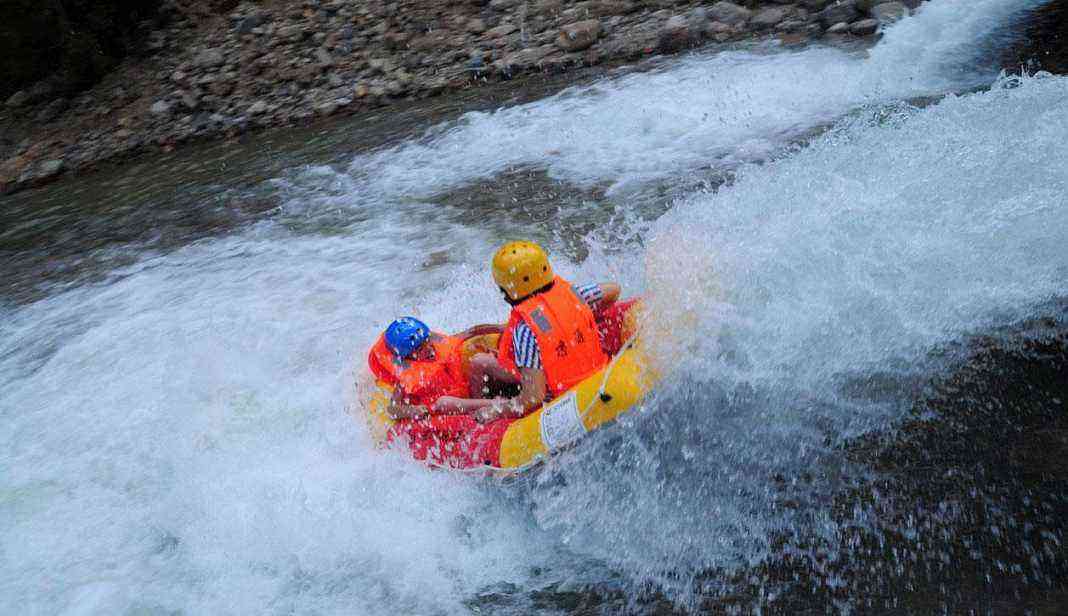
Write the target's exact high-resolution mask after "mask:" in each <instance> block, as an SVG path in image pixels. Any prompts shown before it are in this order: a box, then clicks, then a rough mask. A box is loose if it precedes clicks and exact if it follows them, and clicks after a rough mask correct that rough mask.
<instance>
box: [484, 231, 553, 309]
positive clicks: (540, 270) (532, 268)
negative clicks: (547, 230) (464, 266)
mask: <svg viewBox="0 0 1068 616" xmlns="http://www.w3.org/2000/svg"><path fill="white" fill-rule="evenodd" d="M493 280H495V281H496V282H497V286H499V287H500V288H501V289H503V290H504V293H505V295H507V296H508V298H509V299H511V300H512V301H516V300H520V299H522V298H524V297H526V296H528V295H530V294H531V293H533V292H535V291H537V290H538V289H540V288H542V287H544V286H545V285H547V284H549V283H550V282H552V281H553V268H552V266H551V265H549V257H548V256H547V255H546V254H545V251H544V250H542V247H541V246H538V245H537V244H535V243H534V242H508V243H507V244H505V245H504V246H501V248H500V249H499V250H498V251H497V254H495V255H493Z"/></svg>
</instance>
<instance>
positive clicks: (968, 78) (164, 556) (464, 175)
mask: <svg viewBox="0 0 1068 616" xmlns="http://www.w3.org/2000/svg"><path fill="white" fill-rule="evenodd" d="M1043 4H1044V3H1043V2H1039V1H1037V0H1036V1H1032V2H1013V1H1008V0H1000V1H999V0H969V1H967V2H965V1H954V0H934V1H933V2H930V3H928V4H926V5H924V7H923V8H922V10H921V11H920V12H919V13H918V14H917V15H916V16H915V17H913V18H910V19H907V20H905V21H903V22H901V23H899V24H897V25H895V26H894V27H892V28H890V29H889V30H888V31H887V33H886V35H885V36H884V38H883V39H882V40H881V41H880V42H879V43H878V44H877V45H876V46H875V47H873V48H871V49H869V50H862V49H856V50H850V49H841V48H831V47H810V48H807V49H803V50H784V49H780V48H777V47H775V46H773V45H765V46H756V47H750V48H745V49H733V50H721V51H717V52H706V53H702V54H696V55H690V56H686V57H683V58H677V59H672V60H670V61H662V62H659V63H654V64H651V65H648V66H644V67H642V69H641V70H638V71H620V72H618V73H617V74H610V75H607V76H603V77H600V78H597V79H595V80H592V81H590V82H589V83H586V84H584V85H579V86H575V87H571V88H567V89H564V90H563V91H560V92H558V93H555V94H550V93H549V91H551V89H552V88H554V87H555V86H553V85H552V84H550V85H548V86H546V88H547V91H544V92H543V91H538V90H536V89H532V90H531V91H528V92H526V93H525V98H526V100H516V101H511V102H506V103H505V104H499V103H500V101H499V99H490V100H489V102H487V101H486V100H483V101H482V102H468V101H459V102H456V101H453V102H451V103H448V104H445V105H443V106H442V105H439V106H438V107H434V108H423V109H413V110H409V111H403V112H396V113H385V112H384V113H382V114H380V115H379V116H377V117H371V118H363V119H360V120H349V121H344V122H340V123H337V124H334V125H331V126H329V127H328V128H326V129H317V130H315V131H297V132H288V133H275V134H269V135H263V136H259V137H255V138H253V139H252V140H251V141H250V142H248V143H245V144H243V145H241V144H239V145H220V146H212V147H205V148H199V149H196V150H191V151H190V152H187V153H182V154H177V155H171V156H167V157H161V158H157V159H150V160H145V161H144V162H140V163H138V164H136V165H132V166H126V167H123V168H121V169H113V170H110V171H105V172H101V173H100V174H97V175H94V176H90V177H87V178H82V179H77V180H73V181H69V182H66V183H63V184H59V185H56V186H53V187H49V188H47V189H44V190H39V191H34V192H28V193H22V194H19V195H16V196H14V197H9V198H7V199H6V200H5V202H3V203H0V222H2V223H3V228H2V229H0V249H2V250H3V252H2V254H3V255H4V262H5V266H4V267H5V272H4V275H5V276H4V280H3V281H0V420H2V421H0V573H2V574H3V575H0V612H3V613H23V614H250V613H263V614H336V613H344V614H351V613H355V614H393V613H412V614H439V613H441V614H446V613H516V614H523V613H530V612H531V611H534V610H540V611H546V612H560V613H567V612H575V611H579V612H583V613H597V612H599V611H609V612H611V611H634V612H659V613H667V612H670V611H671V610H681V611H686V610H691V609H701V608H708V609H716V610H720V611H723V610H726V611H731V610H734V611H738V612H742V613H747V612H749V611H752V610H756V609H768V610H770V611H780V612H787V613H789V612H791V611H796V609H801V608H799V607H798V606H802V607H803V608H804V609H814V610H817V611H819V612H826V611H834V610H839V611H843V612H849V611H860V612H864V611H866V610H886V611H891V612H893V611H895V609H896V610H901V609H912V610H918V611H922V612H930V611H940V610H948V611H954V610H956V609H963V608H964V607H966V608H969V609H977V610H980V611H983V610H988V611H998V610H1003V611H1012V610H1013V609H1014V608H1015V607H1018V605H1019V604H1020V603H1019V602H1021V601H1031V599H1028V597H1031V596H1032V595H1034V594H1035V593H1037V595H1038V596H1040V597H1046V593H1048V592H1053V591H1056V590H1057V589H1061V588H1063V587H1064V584H1065V580H1066V579H1068V576H1066V572H1065V568H1066V565H1065V558H1064V556H1063V547H1062V545H1061V539H1062V537H1061V531H1062V529H1063V522H1060V521H1058V520H1060V519H1061V517H1062V515H1063V514H1068V500H1066V499H1065V495H1066V494H1068V486H1066V480H1065V477H1068V473H1065V472H1064V470H1065V469H1064V466H1063V464H1061V465H1060V466H1057V464H1056V463H1055V462H1049V461H1045V462H1043V461H1042V460H1044V458H1042V456H1038V457H1037V458H1035V459H1034V460H1032V458H1028V457H1027V456H1025V455H1023V454H1021V456H1023V457H1024V458H1027V460H1025V462H1028V464H1029V465H1025V466H1026V468H1027V469H1029V470H1028V471H1027V472H1028V473H1037V475H1035V476H1031V475H1027V476H1024V475H1023V473H1024V471H1020V473H1016V472H1015V471H1014V470H1013V469H1016V468H1017V467H1016V466H1014V464H1018V463H1020V462H1019V460H1018V458H1019V456H1017V457H1014V458H1012V460H1008V461H1002V462H1003V463H1001V464H1000V465H998V464H992V461H998V460H1000V458H998V457H997V454H998V452H1001V449H1000V448H999V445H998V442H999V441H1001V442H1003V443H1004V442H1008V441H1010V440H1011V439H1012V438H1013V436H1012V435H1013V434H1016V435H1017V437H1019V434H1025V435H1027V438H1028V439H1031V437H1032V436H1034V438H1042V439H1047V440H1042V441H1041V442H1038V441H1034V440H1033V439H1031V440H1027V442H1028V443H1031V444H1033V445H1035V449H1036V450H1042V452H1043V453H1048V454H1049V455H1050V456H1054V454H1055V453H1056V452H1057V451H1058V450H1057V449H1056V448H1058V447H1059V448H1061V449H1060V450H1059V451H1068V438H1064V439H1062V440H1058V439H1060V438H1061V437H1060V435H1061V434H1064V435H1068V431H1064V428H1063V427H1064V424H1063V423H1060V424H1056V429H1055V430H1053V429H1045V428H1044V427H1046V428H1048V426H1050V425H1051V424H1050V423H1049V421H1062V419H1058V418H1062V417H1063V415H1064V414H1065V413H1064V412H1065V411H1066V410H1068V407H1066V405H1065V400H1068V398H1066V397H1059V396H1063V395H1064V394H1062V393H1061V390H1063V389H1064V388H1065V386H1064V384H1063V381H1064V380H1063V375H1064V372H1063V367H1064V365H1065V363H1064V362H1063V359H1064V357H1065V356H1066V354H1065V351H1064V349H1065V347H1066V346H1068V345H1065V344H1063V343H1064V335H1063V332H1064V331H1065V329H1064V328H1063V327H1062V325H1063V324H1064V322H1065V318H1064V317H1065V310H1064V308H1063V302H1062V299H1061V298H1063V297H1064V296H1065V291H1066V282H1065V281H1066V279H1068V248H1065V247H1066V246H1068V225H1066V224H1065V223H1064V220H1065V216H1066V214H1068V212H1066V208H1068V203H1066V199H1065V195H1066V194H1068V165H1066V164H1065V162H1064V161H1066V160H1068V114H1066V113H1065V110H1066V109H1068V78H1065V77H1060V76H1052V75H1048V74H1038V75H1035V76H1025V77H1013V76H1005V75H1001V76H999V74H998V73H999V70H1000V61H999V58H1001V57H1003V55H1002V54H1001V50H1002V49H1003V48H1004V47H1005V46H1006V45H1009V44H1011V40H1012V33H1013V32H1014V31H1015V28H1016V27H1017V25H1018V24H1019V23H1020V22H1021V20H1023V19H1025V18H1026V17H1027V14H1028V11H1029V10H1031V9H1034V8H1037V7H1040V6H1041V5H1043ZM458 108H459V110H458ZM512 237H528V238H533V239H536V240H538V241H542V242H544V243H545V244H546V245H548V246H549V247H550V249H551V251H552V253H553V256H554V263H555V264H556V266H557V268H558V269H559V270H560V271H561V272H562V273H563V274H564V275H566V276H568V277H571V278H574V279H579V280H603V279H615V280H620V281H621V282H622V283H623V285H624V287H625V289H627V291H629V292H633V293H637V292H642V293H644V294H646V296H647V297H648V298H649V301H650V304H651V305H652V307H653V314H654V315H655V316H656V320H657V321H658V322H659V323H661V324H662V326H663V327H666V328H675V329H676V331H677V332H683V336H682V338H683V344H681V345H661V346H664V348H660V347H659V346H658V347H657V353H658V358H659V359H660V360H661V361H662V362H663V363H664V364H665V365H670V366H671V368H672V369H671V371H670V375H669V377H668V378H667V379H666V381H665V383H664V384H663V387H661V388H660V389H659V390H658V391H657V392H656V393H655V395H654V396H653V397H652V398H651V399H650V400H649V401H648V402H647V403H646V404H645V405H644V406H643V407H642V408H641V409H640V410H639V411H638V412H635V413H633V414H632V415H630V416H628V417H627V418H626V419H624V420H623V421H621V422H620V423H619V424H618V425H616V426H613V427H612V428H610V429H608V430H605V431H602V432H599V433H596V434H594V435H592V436H591V437H590V438H589V439H587V441H586V442H584V443H583V444H582V445H581V446H580V447H577V448H575V449H574V450H572V451H569V452H566V453H565V454H563V455H562V456H560V457H559V458H558V459H555V460H553V461H552V462H551V463H550V464H548V465H547V466H546V467H545V468H543V469H541V470H539V471H538V472H535V473H532V474H530V475H527V476H525V477H523V478H520V479H519V480H515V481H512V482H508V483H504V484H501V483H497V482H492V481H487V480H484V479H480V478H476V477H468V476H462V475H454V474H448V473H443V472H430V471H428V470H427V469H425V468H423V467H421V466H419V465H417V464H414V463H412V462H411V461H409V460H407V459H406V458H405V456H404V455H403V454H401V453H398V452H390V451H378V450H375V449H374V448H373V447H372V445H371V442H370V438H369V436H368V434H367V432H366V430H365V427H364V426H363V424H362V423H361V422H360V421H359V420H358V419H355V418H354V416H356V417H358V416H359V414H360V412H361V407H360V395H359V391H358V387H357V386H355V385H354V383H355V382H358V381H360V380H361V379H363V378H364V377H363V370H362V364H363V356H364V352H365V350H366V349H367V348H368V346H369V345H370V343H371V342H372V341H373V339H374V337H375V335H376V334H377V332H378V331H380V330H381V328H382V327H383V326H384V325H385V324H386V323H388V321H389V320H390V319H391V318H393V317H394V316H396V315H400V314H415V315H418V316H420V317H421V318H423V319H425V320H427V321H428V322H430V323H432V324H433V325H434V326H435V327H439V328H443V329H447V330H455V329H459V328H462V327H464V326H466V325H468V324H470V323H472V322H482V321H500V320H503V319H504V317H505V316H506V306H505V305H504V304H503V303H501V302H500V299H499V297H498V294H497V293H496V292H495V290H494V287H493V286H492V284H490V281H489V279H488V273H487V261H488V258H489V256H490V255H491V254H492V252H493V250H494V248H495V246H496V245H497V244H498V243H500V242H501V241H502V240H504V239H506V238H512ZM991 357H993V358H994V359H990V358H991ZM988 360H989V361H988ZM984 362H985V363H984ZM1058 362H1061V363H1058ZM991 365H992V367H991ZM1057 366H1060V367H1061V368H1060V370H1061V371H1060V372H1058V369H1057V368H1056V367H1057ZM1044 370H1045V371H1047V372H1048V371H1050V370H1052V373H1050V374H1047V373H1046V372H1043V371H1044ZM1014 371H1015V372H1014ZM1017 373H1018V374H1019V375H1020V376H1019V379H1018V381H1019V382H1021V383H1027V384H1028V387H1027V388H1026V389H1027V390H1028V391H1033V390H1037V391H1038V392H1039V393H1040V394H1041V396H1040V399H1039V401H1038V402H1037V403H1034V404H1032V403H1031V402H1028V403H1027V404H1026V405H1023V404H1022V403H1021V404H1020V405H1017V406H1019V408H1024V407H1026V408H1025V410H1026V413H1024V412H1023V411H1021V415H1020V416H1019V418H1016V419H1006V415H1004V414H1002V415H998V416H997V417H998V418H1000V419H999V420H998V421H994V420H993V419H991V420H990V421H988V422H987V423H983V424H982V425H981V427H982V428H984V429H985V431H980V428H979V427H976V426H978V425H979V424H974V425H973V423H969V422H970V421H973V420H975V418H976V417H987V415H984V413H990V412H991V409H992V408H1001V407H999V405H1002V406H1004V405H1005V401H1006V400H1010V402H1011V401H1019V400H1023V399H1024V398H1023V396H1025V394H1024V393H1020V392H1015V393H1013V394H1012V395H1011V396H1009V397H1008V398H1006V397H1005V395H1002V394H1004V392H1002V390H1001V389H998V390H997V392H1001V393H997V392H994V393H990V391H989V390H990V389H991V387H992V385H991V384H992V383H1001V382H1002V380H1004V379H1005V378H1007V377H1006V376H1005V375H1006V374H1017ZM1029 379H1031V380H1029ZM1014 382H1017V381H1014ZM961 389H963V390H964V394H963V395H962V396H957V397H954V396H956V395H957V394H956V393H955V392H958V391H959V390H961ZM1027 395H1030V394H1027ZM984 396H985V397H984ZM999 396H1000V397H999ZM1027 400H1031V399H1030V398H1027ZM1009 406H1010V407H1012V408H1016V407H1015V406H1013V405H1012V404H1010V405H1009ZM1050 417H1052V418H1053V419H1052V420H1051V419H1049V418H1050ZM1036 418H1046V419H1047V420H1048V421H1047V422H1046V423H1045V424H1043V423H1041V422H1038V421H1037V419H1036ZM1032 420H1034V421H1032ZM975 421H978V420H975ZM984 421H986V420H984ZM1027 422H1032V423H1034V424H1035V425H1033V426H1032V425H1031V423H1027ZM1028 426H1030V427H1028ZM973 434H982V435H983V436H982V439H985V440H981V442H980V441H976V445H975V447H971V445H970V444H965V445H962V446H954V444H953V443H954V442H956V441H955V440H954V439H956V440H957V441H959V440H960V439H961V438H963V437H962V435H964V436H968V435H973ZM918 435H919V436H918ZM924 435H926V436H924ZM1035 435H1040V436H1035ZM1051 435H1052V436H1051ZM924 438H926V439H927V441H924ZM1021 438H1022V437H1021ZM988 441H989V442H988ZM918 443H924V447H923V452H925V453H924V456H925V457H923V460H924V464H919V463H917V464H915V465H913V466H910V465H909V464H906V463H903V462H902V461H901V459H900V456H897V452H901V451H906V452H907V451H910V450H915V449H916V448H917V447H919V445H917V444H918ZM983 446H987V447H988V449H989V451H988V450H987V449H983ZM955 447H956V448H955ZM932 448H933V449H935V450H938V451H940V452H942V453H943V454H944V455H943V456H942V457H941V458H939V457H938V456H933V457H930V458H929V457H926V456H927V452H929V451H930V450H932ZM1051 448H1053V449H1051ZM1021 451H1023V449H1022V450H1021ZM969 452H970V453H969ZM895 456H897V457H895ZM1032 457H1034V456H1032ZM1055 457H1056V456H1054V458H1055ZM1036 460H1037V461H1036ZM1031 462H1033V464H1032V463H1031ZM1020 464H1022V463H1020ZM1043 465H1045V466H1043ZM978 468H982V469H986V470H987V471H989V472H990V473H992V474H990V475H984V474H982V473H980V472H979V471H977V470H976V469H978ZM999 468H1000V469H1001V470H1002V471H1003V472H1001V474H1000V475H999V474H997V472H996V471H997V470H998V469H999ZM1036 468H1037V469H1038V470H1035V469H1036ZM1006 469H1008V470H1006ZM1008 471H1012V472H1008ZM984 472H986V471H984ZM954 473H956V475H954ZM924 476H930V477H943V476H944V477H946V478H948V479H946V480H945V481H944V482H943V483H944V484H945V485H943V484H938V485H934V483H927V482H925V481H923V480H921V479H920V478H921V477H924ZM910 477H912V478H914V479H915V480H914V481H910V479H909V478H910ZM953 477H957V478H956V479H953ZM902 486H903V487H902ZM990 486H993V487H998V488H999V489H1000V488H1001V487H1004V488H1005V489H1004V490H1002V491H1001V492H998V494H1000V497H1003V498H1006V499H1007V498H1009V497H1010V496H1011V497H1012V499H1014V500H1013V501H1012V502H1013V503H1017V501H1019V502H1018V503H1017V505H1018V506H1019V507H1020V508H1022V509H1020V511H1023V513H1019V512H1018V511H1017V510H1016V509H1013V508H1012V506H1009V505H1006V504H1005V503H1006V502H1007V501H1005V502H1002V501H999V500H997V498H996V496H997V495H995V494H994V492H993V490H992V489H991V490H990V491H988V492H984V491H983V490H984V487H990ZM1006 495H1008V496H1006ZM1017 497H1019V498H1017ZM1021 499H1026V502H1024V500H1021ZM906 501H907V503H909V504H907V505H906V504H903V503H906ZM1019 503H1024V504H1019ZM909 507H912V508H913V509H911V510H910V509H908V508H909ZM975 508H978V510H979V513H978V514H976V513H975V512H974V511H973V509H975ZM977 516H978V517H977ZM977 520H979V521H977ZM1017 526H1019V527H1020V530H1019V532H1020V533H1024V532H1026V537H1024V538H1022V539H1019V540H1017V538H1016V535H1013V534H1012V533H1013V532H1016V531H1015V530H1013V529H1015V528H1016V527H1017ZM1025 526H1026V527H1027V528H1026V531H1025V530H1023V529H1024V527H1025ZM1006 537H1013V539H1012V540H1011V541H1007V540H1006V539H1005V538H1006ZM1024 542H1027V545H1026V550H1023V551H1021V550H1022V549H1023V548H1022V547H1021V546H1023V543H1024ZM1008 544H1011V545H1008ZM1015 548H1021V550H1018V549H1015ZM932 563H936V565H935V566H932ZM920 568H924V569H925V571H927V574H925V575H920V574H919V573H918V572H917V571H918V570H919V569H920ZM954 572H956V573H954ZM960 572H964V573H960ZM998 597H1001V598H1002V599H1003V602H1002V603H998V602H997V601H998ZM1046 600H1047V599H1046V598H1040V599H1038V600H1034V601H1032V604H1034V605H1039V606H1040V607H1041V605H1044V604H1042V603H1041V601H1046ZM1014 601H1015V602H1014ZM1035 601H1037V603H1036V602H1035ZM1028 605H1031V604H1028ZM791 606H792V607H791ZM962 606H963V607H962ZM1051 613H1052V612H1051Z"/></svg>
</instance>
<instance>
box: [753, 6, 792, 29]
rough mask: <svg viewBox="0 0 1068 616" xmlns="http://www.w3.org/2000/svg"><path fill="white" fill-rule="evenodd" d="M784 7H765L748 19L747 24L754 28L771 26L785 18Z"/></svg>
mask: <svg viewBox="0 0 1068 616" xmlns="http://www.w3.org/2000/svg"><path fill="white" fill-rule="evenodd" d="M786 14H787V13H786V9H784V8H781V7H770V8H766V9H764V10H762V11H760V12H759V13H757V14H756V15H754V16H753V18H752V19H750V20H749V24H750V25H751V26H754V27H756V28H771V27H774V26H775V25H776V24H778V23H779V22H781V21H782V20H783V19H786Z"/></svg>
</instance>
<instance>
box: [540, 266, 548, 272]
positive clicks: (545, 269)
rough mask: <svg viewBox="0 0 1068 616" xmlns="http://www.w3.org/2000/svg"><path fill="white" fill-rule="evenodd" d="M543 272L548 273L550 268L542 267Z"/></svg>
mask: <svg viewBox="0 0 1068 616" xmlns="http://www.w3.org/2000/svg"><path fill="white" fill-rule="evenodd" d="M541 271H543V272H547V271H549V268H548V267H546V266H544V265H543V266H541Z"/></svg>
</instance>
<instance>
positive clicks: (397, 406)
mask: <svg viewBox="0 0 1068 616" xmlns="http://www.w3.org/2000/svg"><path fill="white" fill-rule="evenodd" d="M386 413H387V414H388V415H389V416H390V417H392V418H393V419H416V418H419V417H425V416H426V415H428V414H430V411H429V410H428V409H427V408H426V407H425V406H422V405H415V404H408V402H407V401H406V400H405V398H404V392H402V391H401V388H400V387H394V388H393V396H392V397H391V398H390V399H389V407H387V408H386Z"/></svg>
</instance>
